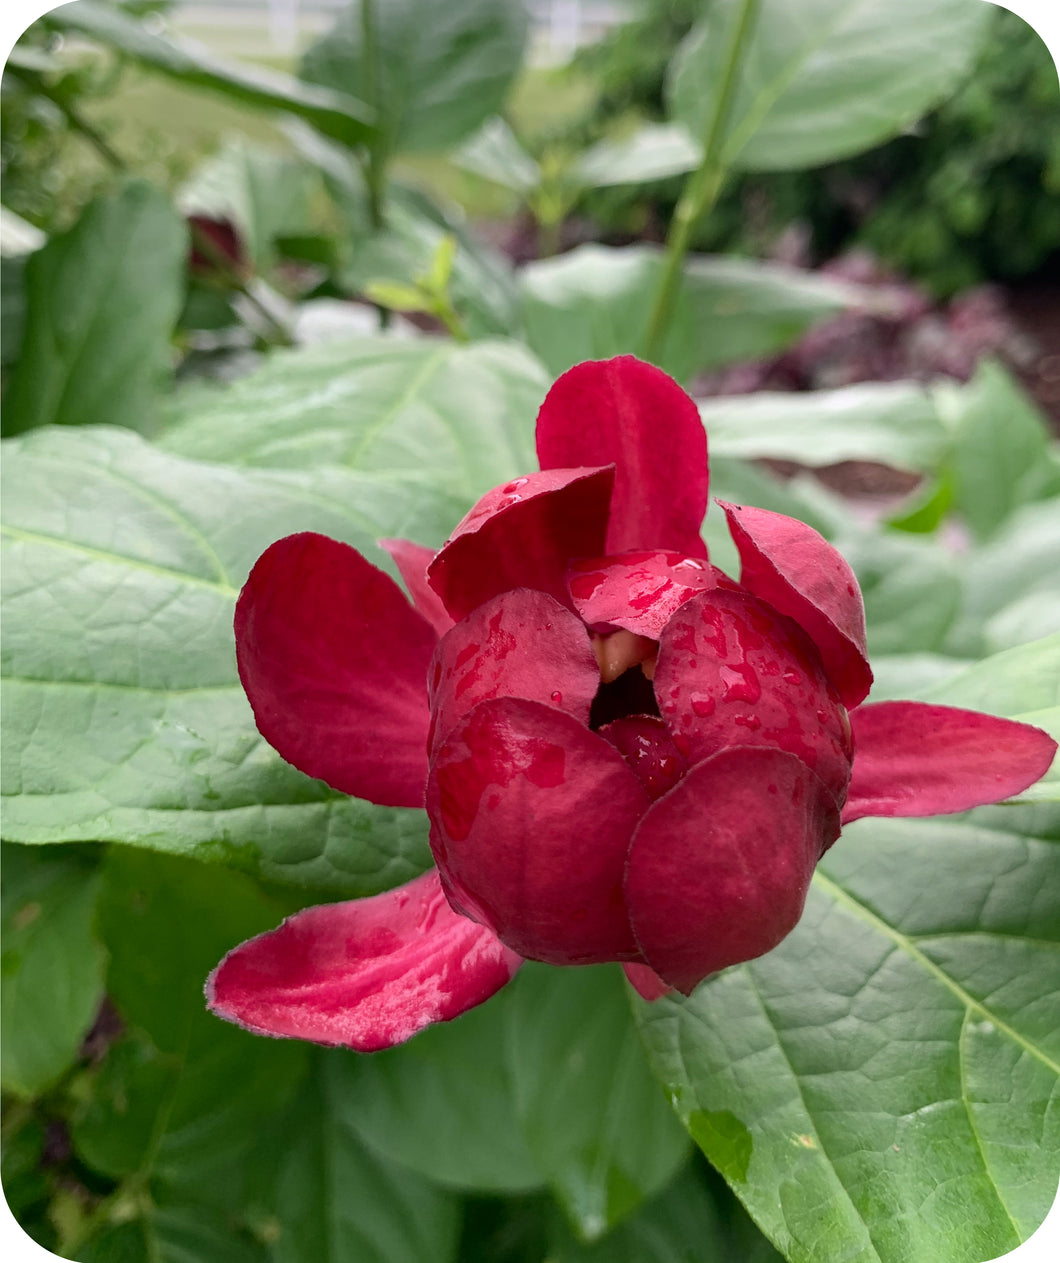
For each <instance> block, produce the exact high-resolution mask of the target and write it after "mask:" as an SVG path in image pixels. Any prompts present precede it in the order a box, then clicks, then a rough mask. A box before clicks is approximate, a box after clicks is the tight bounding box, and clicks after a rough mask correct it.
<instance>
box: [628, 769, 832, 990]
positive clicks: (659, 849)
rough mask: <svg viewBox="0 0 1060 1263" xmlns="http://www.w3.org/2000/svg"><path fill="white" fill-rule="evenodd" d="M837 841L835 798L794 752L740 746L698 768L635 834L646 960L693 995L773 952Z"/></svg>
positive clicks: (631, 874)
mask: <svg viewBox="0 0 1060 1263" xmlns="http://www.w3.org/2000/svg"><path fill="white" fill-rule="evenodd" d="M838 834H839V813H838V811H837V810H836V806H835V802H834V800H833V798H832V796H831V794H829V792H828V791H827V790H826V789H825V787H824V786H823V785H822V784H821V782H820V781H819V780H818V779H817V777H816V776H815V775H814V774H813V773H812V772H811V771H810V769H809V768H808V767H807V766H806V764H805V763H803V762H802V760H801V759H797V758H796V757H795V756H794V755H793V754H788V753H787V752H786V751H784V750H770V749H765V748H762V747H755V748H753V749H752V748H748V747H735V748H732V749H729V750H724V751H722V753H721V754H716V755H714V757H713V758H711V759H707V760H706V762H704V763H700V764H698V765H697V766H696V767H694V768H692V770H691V771H690V772H689V773H688V775H687V776H686V777H685V778H684V780H682V781H681V783H680V784H679V785H678V786H677V787H676V789H674V790H672V791H671V792H670V793H669V794H667V795H666V796H665V797H663V798H660V799H659V801H658V802H657V803H654V804H652V806H651V807H650V808H649V810H648V813H647V815H645V817H644V819H643V820H642V821H641V823H640V825H639V827H638V828H637V831H636V833H635V834H634V835H633V844H632V846H631V847H630V852H629V866H628V869H627V871H626V901H627V904H628V906H629V911H630V918H631V920H632V922H633V929H634V932H635V933H636V936H637V942H638V943H639V944H640V946H641V949H642V951H643V953H644V958H645V959H646V960H647V962H648V964H649V965H650V966H651V968H652V969H654V970H655V972H656V973H657V974H658V975H659V977H660V978H662V979H663V980H664V981H665V982H668V983H670V984H671V985H672V986H674V987H676V988H677V989H678V990H679V991H683V992H684V993H685V994H686V995H687V994H689V993H690V992H691V991H692V989H693V988H694V987H695V986H696V984H697V983H699V982H700V981H702V979H704V978H705V977H706V976H707V975H708V974H712V973H715V972H716V971H717V970H719V969H725V968H726V967H727V966H729V965H736V964H739V963H740V962H741V961H745V960H753V959H754V958H755V957H756V956H761V955H762V954H763V952H768V951H770V950H771V949H772V948H774V947H776V945H777V944H778V943H779V942H780V941H781V939H783V938H784V937H785V936H786V935H787V934H789V933H790V932H791V930H793V929H794V928H795V925H796V923H797V922H798V919H799V917H800V916H801V915H802V909H803V905H804V903H805V901H806V892H807V890H808V889H809V885H810V878H811V877H812V876H813V869H814V865H815V864H816V863H817V860H818V858H819V856H820V854H821V852H822V851H823V850H824V849H825V847H827V846H828V845H829V844H830V843H831V842H832V841H834V839H835V838H836V837H837V836H838Z"/></svg>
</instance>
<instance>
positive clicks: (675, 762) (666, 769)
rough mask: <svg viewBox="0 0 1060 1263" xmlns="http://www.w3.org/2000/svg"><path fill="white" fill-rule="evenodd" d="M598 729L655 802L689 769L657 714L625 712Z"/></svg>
mask: <svg viewBox="0 0 1060 1263" xmlns="http://www.w3.org/2000/svg"><path fill="white" fill-rule="evenodd" d="M599 733H600V736H601V737H603V738H604V740H605V741H610V742H611V744H612V745H613V746H614V747H615V749H616V750H617V751H618V752H619V754H621V755H622V757H623V758H624V759H625V760H626V762H627V763H628V764H629V766H630V767H631V768H632V769H633V771H634V772H636V774H637V776H638V778H639V779H640V782H641V784H642V785H643V786H644V788H645V789H646V790H647V791H648V797H649V798H650V799H651V800H652V802H654V801H655V799H656V798H661V797H662V796H663V794H665V793H666V792H667V790H670V789H673V787H674V786H675V785H676V784H677V782H678V781H679V780H680V779H681V777H682V776H684V774H685V772H686V771H687V770H688V761H687V760H686V758H685V756H684V755H683V754H682V753H681V751H680V750H679V749H678V748H677V746H676V745H675V744H674V739H673V737H672V736H671V735H670V730H669V729H668V728H667V727H666V725H665V724H664V723H663V721H662V720H661V719H659V718H657V717H656V716H655V715H626V716H624V717H623V718H622V719H614V720H612V721H611V723H609V724H604V726H603V727H602V728H600V729H599Z"/></svg>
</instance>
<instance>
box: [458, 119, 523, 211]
mask: <svg viewBox="0 0 1060 1263" xmlns="http://www.w3.org/2000/svg"><path fill="white" fill-rule="evenodd" d="M450 157H451V159H452V161H453V162H454V163H456V165H457V166H458V167H463V169H464V170H465V171H471V172H473V173H474V174H475V175H479V176H482V178H483V179H484V180H491V181H492V182H493V183H494V184H499V185H501V186H502V187H503V188H506V189H511V190H512V192H513V193H518V194H519V195H520V196H521V197H524V198H525V197H528V196H529V194H531V193H532V192H533V191H534V189H536V188H537V186H538V185H539V184H540V183H541V168H540V167H539V166H538V164H537V163H536V162H535V161H534V159H533V158H531V156H530V155H529V154H528V153H527V152H526V150H525V149H524V148H523V147H522V145H521V144H520V143H519V140H518V138H517V137H516V135H515V133H514V132H513V131H512V129H511V128H510V127H509V126H508V124H507V123H506V122H505V121H504V119H503V118H496V117H494V118H490V119H487V120H486V122H485V123H483V125H482V126H481V127H480V128H479V130H478V131H477V132H475V134H474V135H473V136H471V137H469V138H468V139H467V140H466V141H465V142H464V143H463V144H462V145H461V146H460V148H459V149H458V150H456V152H455V153H453V154H452V155H450Z"/></svg>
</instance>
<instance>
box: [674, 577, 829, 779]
mask: <svg viewBox="0 0 1060 1263" xmlns="http://www.w3.org/2000/svg"><path fill="white" fill-rule="evenodd" d="M653 683H654V687H655V696H656V698H657V699H658V703H659V711H660V713H661V714H662V717H663V718H664V719H665V720H666V723H667V725H668V726H669V729H670V731H671V732H672V733H673V735H674V741H675V743H676V745H677V748H678V749H679V750H681V751H682V752H683V753H684V754H685V755H687V757H688V760H689V762H691V763H699V762H700V761H701V760H703V759H705V758H709V757H710V755H712V754H716V753H717V752H718V751H719V750H723V749H725V748H726V747H727V746H771V747H775V748H778V749H781V750H787V751H788V753H789V754H794V755H796V756H797V757H798V758H800V759H801V760H802V761H803V762H804V763H805V764H806V766H807V767H808V768H810V769H811V770H812V771H814V772H816V773H817V775H818V777H819V778H820V779H821V780H822V781H823V782H824V784H825V785H826V786H827V788H828V789H829V790H830V791H831V793H832V795H833V797H834V798H835V800H836V802H837V803H839V804H841V803H842V802H843V799H844V798H845V796H846V789H847V782H848V781H849V780H850V762H851V758H852V756H853V749H852V746H851V741H850V723H849V720H848V719H847V714H846V711H845V710H844V708H843V706H842V704H841V703H840V702H839V700H838V698H837V697H836V694H835V690H834V689H833V688H832V686H831V684H830V682H829V680H828V677H827V676H826V675H825V672H824V668H823V667H822V665H821V660H820V656H819V655H818V653H817V650H816V649H815V648H814V645H813V642H812V641H811V640H810V638H809V637H808V636H807V635H806V634H805V633H804V632H803V631H802V630H801V629H800V628H799V627H798V626H796V624H795V623H794V622H792V620H791V619H790V618H785V617H784V616H783V615H782V614H778V613H777V612H776V610H775V609H773V607H772V606H771V605H767V604H766V603H765V602H764V601H760V600H758V598H757V597H753V596H751V595H750V593H748V592H726V591H722V590H721V589H720V588H718V589H715V590H714V591H713V592H702V593H699V594H698V595H696V596H694V597H692V599H691V600H689V601H688V602H686V604H684V605H683V606H682V607H681V608H680V609H679V610H678V611H677V613H676V614H675V615H674V616H673V618H672V619H671V620H670V621H669V623H667V625H666V628H665V630H664V631H663V634H662V639H661V640H660V642H659V657H658V659H657V661H656V663H655V679H654V681H653Z"/></svg>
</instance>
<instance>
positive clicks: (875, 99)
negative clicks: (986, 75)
mask: <svg viewBox="0 0 1060 1263" xmlns="http://www.w3.org/2000/svg"><path fill="white" fill-rule="evenodd" d="M753 3H754V0H714V3H712V4H711V5H710V6H709V8H708V9H707V11H706V14H705V16H704V18H703V20H702V21H701V22H700V23H699V25H698V26H697V27H696V28H695V29H694V30H693V32H692V33H691V34H690V35H689V37H688V39H687V40H686V42H685V43H684V44H683V45H682V46H681V48H680V49H679V51H678V53H677V56H676V57H675V58H674V61H673V62H672V63H671V66H670V82H669V98H670V110H671V113H672V115H673V117H674V118H675V119H677V120H678V121H680V122H681V123H683V124H684V125H685V127H687V128H688V130H689V131H690V132H691V133H692V135H693V136H702V135H703V134H704V131H705V127H706V121H707V116H708V113H709V112H710V111H711V110H712V108H713V105H714V102H715V100H716V98H717V95H718V93H719V91H720V87H721V83H722V81H723V79H724V77H725V74H726V70H727V66H726V59H727V56H728V54H729V49H730V46H731V34H732V31H733V28H734V27H735V24H736V23H737V22H738V21H740V19H741V17H742V16H743V14H744V11H745V10H746V9H747V8H748V6H749V5H750V4H753ZM755 8H756V15H755V22H754V27H753V30H752V31H751V33H750V38H749V40H748V41H747V43H746V45H745V48H744V54H743V58H742V61H741V64H740V66H739V67H738V68H737V72H736V73H737V76H738V78H737V87H736V92H735V96H734V98H733V101H732V106H731V108H730V110H729V111H728V117H727V119H726V121H725V131H724V143H723V146H722V150H721V163H722V166H723V167H737V168H739V169H740V170H744V171H775V170H793V169H798V168H801V167H811V166H817V165H819V164H821V163H825V162H832V161H834V160H835V159H837V158H844V157H847V156H848V155H850V154H855V153H859V152H860V151H861V150H863V149H868V148H870V147H871V146H872V145H876V144H878V143H879V142H880V141H883V140H886V139H887V138H888V137H890V136H894V135H897V134H898V133H899V132H901V131H903V130H905V129H906V128H908V127H910V126H911V125H912V124H913V123H915V122H916V120H917V119H918V118H919V117H920V116H921V115H922V114H924V113H926V112H927V110H929V109H930V108H931V107H932V106H933V105H935V104H936V103H937V102H939V101H941V100H943V99H944V98H945V97H946V96H947V95H948V94H949V93H950V92H951V91H952V90H953V89H954V88H955V87H956V85H957V84H958V82H959V81H960V79H961V77H962V76H963V75H964V74H966V73H967V72H968V71H969V70H970V68H971V65H972V62H973V60H974V58H975V55H976V52H977V51H978V47H979V41H980V36H981V35H982V33H983V30H984V27H985V23H986V21H987V18H988V14H989V10H988V9H987V8H986V7H985V6H984V5H982V4H975V3H969V0H934V3H932V4H930V5H927V6H925V5H924V4H923V3H922V0H797V2H794V3H793V0H760V3H758V4H757V5H756V6H755Z"/></svg>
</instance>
